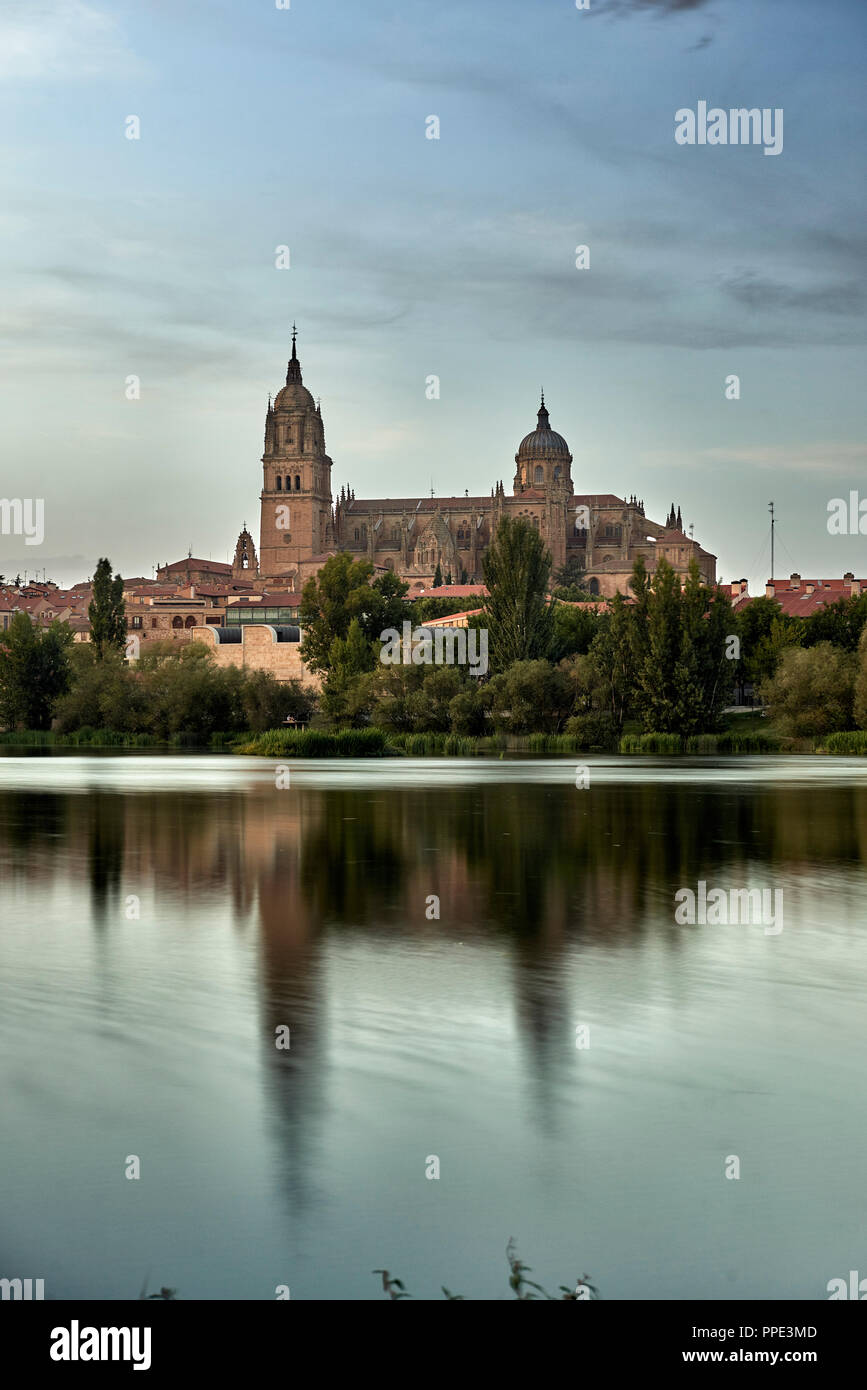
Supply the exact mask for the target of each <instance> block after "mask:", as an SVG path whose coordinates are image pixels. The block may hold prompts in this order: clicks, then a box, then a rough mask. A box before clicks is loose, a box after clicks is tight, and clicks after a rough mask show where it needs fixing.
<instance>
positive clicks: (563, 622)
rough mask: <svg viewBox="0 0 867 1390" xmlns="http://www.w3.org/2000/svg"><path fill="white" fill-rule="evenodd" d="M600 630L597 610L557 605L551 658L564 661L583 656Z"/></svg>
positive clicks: (555, 607) (563, 604)
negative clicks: (568, 658) (570, 657)
mask: <svg viewBox="0 0 867 1390" xmlns="http://www.w3.org/2000/svg"><path fill="white" fill-rule="evenodd" d="M598 628H599V613H598V610H597V609H595V608H575V607H573V606H572V605H571V604H569V603H555V605H554V632H553V635H552V638H551V647H550V650H549V653H548V655H549V657H550V659H551V661H554V662H558V661H562V660H563V658H564V657H566V656H575V655H576V654H578V655H583V654H584V653H585V652H588V651H589V650H590V644H591V642H592V641H593V639H594V637H595V636H596V633H597V631H598Z"/></svg>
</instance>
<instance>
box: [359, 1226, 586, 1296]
mask: <svg viewBox="0 0 867 1390" xmlns="http://www.w3.org/2000/svg"><path fill="white" fill-rule="evenodd" d="M506 1259H507V1260H508V1262H509V1287H510V1289H511V1290H512V1292H513V1293H514V1295H515V1297H516V1298H518V1299H521V1300H522V1301H523V1302H527V1301H529V1300H530V1299H535V1298H537V1297H538V1296H539V1294H541V1296H542V1297H543V1298H547V1299H548V1300H549V1301H552V1302H553V1301H557V1300H556V1299H555V1295H554V1294H550V1293H548V1292H546V1290H545V1289H543V1288H542V1285H541V1284H537V1283H535V1282H534V1280H532V1279H528V1278H527V1275H528V1274H531V1273H532V1270H531V1268H530V1266H529V1265H525V1264H524V1261H523V1260H520V1259H519V1258H518V1251H517V1246H516V1244H515V1237H514V1236H511V1237H510V1239H509V1243H508V1245H507V1246H506ZM372 1273H374V1274H381V1275H382V1287H383V1289H384V1290H385V1292H386V1293H387V1294H388V1296H389V1298H391V1299H395V1300H396V1299H398V1298H411V1297H412V1294H408V1293H406V1292H405V1290H404V1286H403V1283H402V1282H401V1280H400V1279H393V1278H392V1276H391V1274H390V1273H389V1271H388V1270H387V1269H374V1270H373V1271H372ZM440 1287H441V1289H442V1291H443V1293H444V1294H445V1296H446V1298H448V1299H452V1300H455V1301H457V1300H460V1301H461V1302H463V1301H465V1300H464V1296H463V1294H460V1293H452V1292H451V1291H450V1290H449V1289H447V1288H446V1286H445V1284H441V1285H440ZM559 1287H560V1300H559V1301H560V1302H564V1303H565V1302H569V1303H586V1302H588V1301H589V1300H591V1299H594V1298H598V1297H599V1290H598V1289H597V1287H596V1285H595V1284H591V1283H590V1277H589V1275H587V1274H582V1275H581V1276H580V1277H579V1278H578V1280H577V1282H576V1284H575V1288H574V1289H571V1288H568V1287H567V1285H566V1284H561V1285H560V1286H559ZM530 1289H536V1290H537V1293H530V1292H529V1290H530ZM395 1290H399V1292H395Z"/></svg>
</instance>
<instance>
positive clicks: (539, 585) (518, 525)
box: [482, 517, 554, 672]
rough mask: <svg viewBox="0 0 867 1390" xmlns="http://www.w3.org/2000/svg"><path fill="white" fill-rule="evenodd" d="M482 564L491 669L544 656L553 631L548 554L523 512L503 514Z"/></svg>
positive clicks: (500, 668)
mask: <svg viewBox="0 0 867 1390" xmlns="http://www.w3.org/2000/svg"><path fill="white" fill-rule="evenodd" d="M482 570H483V572H484V576H485V584H486V585H487V587H488V597H487V598H486V599H485V602H484V619H483V625H484V626H486V627H487V629H488V644H489V653H490V657H489V659H490V664H491V670H492V671H495V672H496V671H504V670H506V668H507V667H509V666H511V665H512V664H513V663H514V662H516V661H533V660H536V659H538V658H541V657H545V656H547V654H548V651H549V650H550V647H551V640H552V637H553V632H554V613H553V605H552V603H551V602H550V601H549V600H548V598H547V592H548V578H549V576H550V573H551V555H550V553H549V551H548V549H547V547H546V546H545V543H544V542H543V540H542V539H541V537H540V536H539V534H538V532H537V531H536V528H535V527H534V526H531V525H530V523H529V522H527V521H525V520H523V518H520V517H518V518H513V517H504V518H503V520H502V521H501V522H500V524H499V526H498V527H497V531H496V534H495V536H494V539H493V541H492V542H491V544H490V545H489V547H488V549H487V550H486V551H485V552H484V554H483V556H482Z"/></svg>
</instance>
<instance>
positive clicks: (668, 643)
mask: <svg viewBox="0 0 867 1390" xmlns="http://www.w3.org/2000/svg"><path fill="white" fill-rule="evenodd" d="M680 619H681V614H680V579H679V578H678V576H677V573H676V572H675V571H674V570H673V569H672V567H671V565H670V564H669V563H668V561H667V560H660V561H659V563H658V565H657V567H656V572H655V574H654V576H653V582H652V584H651V585H650V588H649V591H648V593H647V644H646V646H647V650H646V654H645V656H644V660H643V662H642V664H641V667H640V669H639V672H638V685H637V692H636V694H637V702H638V707H639V711H640V714H641V718H642V721H643V723H644V727H645V728H646V729H648V730H655V731H657V732H659V733H676V732H679V721H680V707H679V700H678V695H679V686H680V685H682V684H683V682H684V679H685V673H684V672H683V671H682V670H679V669H678V663H679V659H680V654H681V626H680ZM636 622H637V623H638V624H640V622H641V619H640V616H639V613H638V611H637V612H636Z"/></svg>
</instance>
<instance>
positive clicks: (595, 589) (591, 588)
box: [587, 579, 599, 594]
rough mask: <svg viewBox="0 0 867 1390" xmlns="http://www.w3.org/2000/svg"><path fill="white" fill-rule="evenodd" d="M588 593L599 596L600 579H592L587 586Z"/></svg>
mask: <svg viewBox="0 0 867 1390" xmlns="http://www.w3.org/2000/svg"><path fill="white" fill-rule="evenodd" d="M587 591H588V593H591V594H598V593H599V580H598V579H591V580H590V583H589V584H588V585H587Z"/></svg>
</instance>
